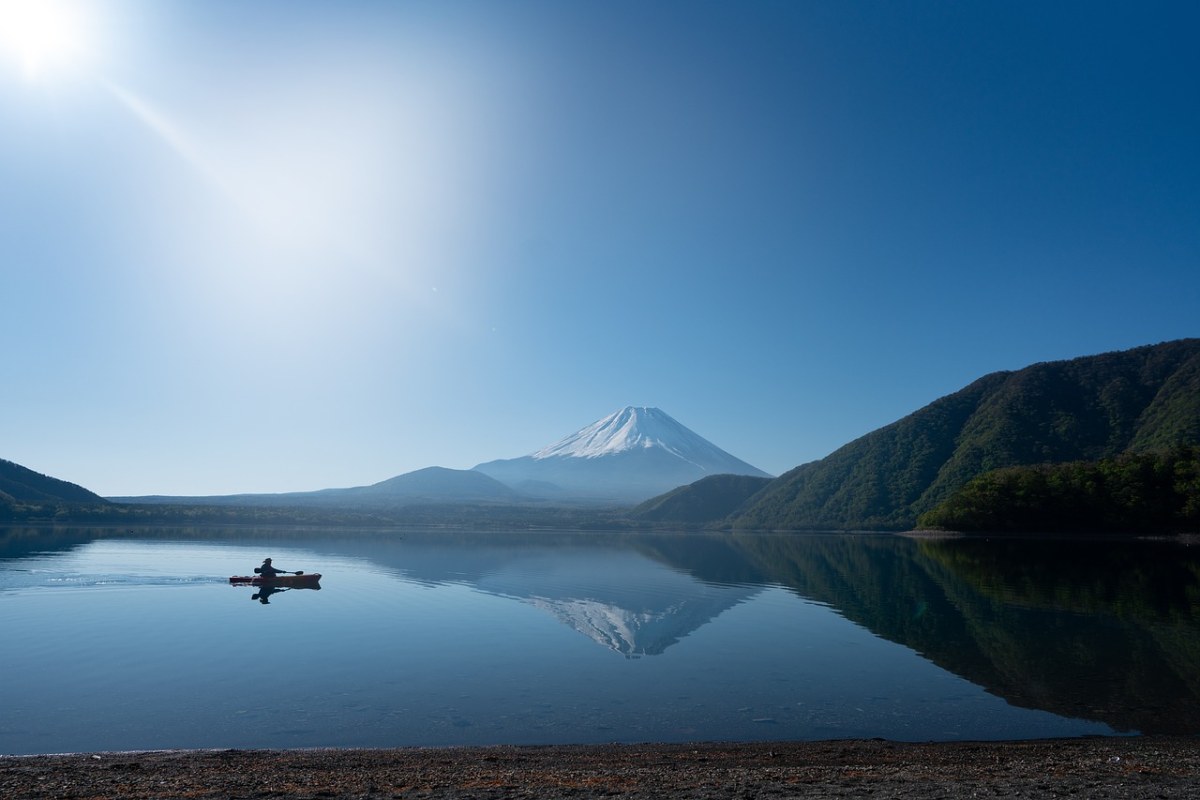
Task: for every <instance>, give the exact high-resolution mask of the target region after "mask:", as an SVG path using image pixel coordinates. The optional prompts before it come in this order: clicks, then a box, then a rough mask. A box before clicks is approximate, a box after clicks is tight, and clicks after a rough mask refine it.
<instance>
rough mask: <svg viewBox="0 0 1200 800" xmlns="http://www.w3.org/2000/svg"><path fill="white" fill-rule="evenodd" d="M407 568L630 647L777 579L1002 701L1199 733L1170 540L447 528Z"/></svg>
mask: <svg viewBox="0 0 1200 800" xmlns="http://www.w3.org/2000/svg"><path fill="white" fill-rule="evenodd" d="M394 557H395V558H396V559H398V562H402V563H396V567H397V569H398V571H400V572H402V573H403V574H404V575H405V577H406V578H407V579H409V580H423V581H429V582H431V583H441V582H446V581H451V582H462V583H467V584H470V585H472V586H474V587H475V588H477V589H479V590H480V591H485V592H488V593H491V594H496V595H501V596H505V597H510V598H514V599H517V600H520V601H522V602H526V603H530V604H532V605H534V606H535V607H537V608H541V609H543V610H545V611H547V612H548V613H550V614H552V615H554V617H555V618H557V619H559V620H560V621H562V622H563V623H565V624H567V625H569V626H570V627H572V628H574V629H575V630H578V631H580V632H581V633H583V634H584V635H586V636H588V637H589V638H591V639H592V640H594V641H596V642H597V643H599V644H601V645H603V646H605V647H608V648H610V649H612V650H615V651H617V652H620V653H622V654H624V655H626V656H627V657H634V656H639V655H656V654H660V653H662V652H664V651H665V650H666V649H667V648H668V647H670V646H672V645H673V644H675V643H677V642H678V641H680V640H681V639H683V638H684V637H686V636H688V635H689V634H691V633H693V632H695V631H696V630H698V629H700V628H701V627H702V626H704V625H706V624H707V623H708V622H710V621H712V620H713V619H715V618H717V617H718V616H719V615H720V614H721V613H723V612H724V611H726V610H728V609H730V608H732V607H733V606H735V605H737V604H738V603H741V602H744V601H746V600H748V599H749V598H751V597H753V596H754V595H755V594H757V593H758V592H759V591H761V589H762V588H763V587H765V586H772V585H773V586H782V587H785V588H787V589H789V590H791V591H792V592H794V593H796V594H797V595H799V596H801V597H803V598H804V599H806V600H810V601H816V602H818V603H822V604H825V605H828V606H830V607H832V608H833V609H834V610H835V611H837V612H838V613H839V614H841V615H842V616H844V617H845V618H846V619H848V620H850V621H852V622H854V623H857V624H859V625H861V626H863V627H864V628H866V629H868V630H870V631H871V632H872V633H874V634H876V635H878V636H881V637H883V638H885V639H888V640H890V641H893V642H896V643H898V644H901V645H904V646H906V647H908V648H910V649H912V650H914V651H916V652H917V653H919V654H921V655H922V656H924V657H925V658H927V659H929V660H930V661H932V662H933V663H935V664H937V665H938V666H940V667H942V668H943V669H946V670H948V671H950V672H953V673H955V674H956V675H958V676H960V677H962V678H965V679H966V680H969V681H971V682H972V683H975V684H977V685H979V686H982V687H983V688H985V689H986V690H987V691H988V692H990V693H992V694H995V695H997V696H1000V697H1002V698H1004V699H1005V700H1006V701H1008V702H1010V703H1012V704H1014V705H1017V706H1021V707H1025V708H1033V709H1039V710H1043V711H1049V712H1052V713H1055V714H1059V715H1061V716H1066V717H1072V718H1078V719H1090V720H1095V721H1099V722H1104V723H1107V724H1108V725H1110V726H1112V727H1113V728H1114V729H1116V730H1121V731H1138V732H1142V733H1181V734H1195V733H1198V732H1200V553H1196V552H1193V550H1192V549H1189V548H1186V547H1183V546H1181V545H1179V544H1175V543H1172V542H1147V541H1117V540H1099V541H1085V540H1070V541H1061V540H1059V541H1037V540H983V539H911V538H907V537H903V536H856V535H828V536H825V535H798V536H771V535H725V536H704V535H674V536H662V535H623V536H617V535H613V536H561V537H559V536H529V537H520V536H507V535H505V536H499V537H494V536H493V537H486V536H480V537H478V538H475V537H468V538H467V539H463V540H460V541H457V542H455V541H453V537H451V538H450V539H447V538H444V537H430V538H421V539H420V540H419V541H413V540H412V538H411V537H410V539H409V540H408V541H406V542H405V546H404V547H403V548H402V552H396V553H395V555H394Z"/></svg>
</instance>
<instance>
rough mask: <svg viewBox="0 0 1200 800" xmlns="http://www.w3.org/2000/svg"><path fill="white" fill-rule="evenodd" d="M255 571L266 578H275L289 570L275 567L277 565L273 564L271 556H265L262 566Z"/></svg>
mask: <svg viewBox="0 0 1200 800" xmlns="http://www.w3.org/2000/svg"><path fill="white" fill-rule="evenodd" d="M254 571H255V572H257V573H258V574H259V575H262V576H263V577H264V578H274V577H275V576H276V575H283V574H285V573H286V572H287V570H286V569H275V567H273V566H271V559H269V558H264V559H263V563H262V566H261V567H259V568H258V569H256V570H254Z"/></svg>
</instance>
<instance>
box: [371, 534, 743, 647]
mask: <svg viewBox="0 0 1200 800" xmlns="http://www.w3.org/2000/svg"><path fill="white" fill-rule="evenodd" d="M664 541H665V544H667V545H670V543H671V539H666V540H662V539H647V540H645V541H638V540H631V539H628V538H624V537H607V536H578V535H575V536H555V535H551V534H545V535H536V536H519V535H509V534H496V535H491V536H488V537H480V538H478V539H468V540H465V541H463V540H456V538H455V537H453V536H450V537H440V536H439V537H423V536H408V537H407V538H406V540H405V542H404V546H403V548H402V549H401V550H398V551H391V550H390V549H389V550H388V552H387V554H386V555H385V554H384V552H382V551H377V552H375V553H374V554H373V556H372V559H373V560H375V561H376V563H380V559H384V560H385V563H384V565H385V566H389V567H392V568H393V569H395V571H396V572H397V573H399V574H401V575H402V576H403V577H404V578H405V579H406V580H411V581H417V582H422V583H429V584H440V583H466V584H469V585H471V586H472V587H474V588H475V589H478V590H479V591H482V592H487V593H488V594H493V595H498V596H501V597H508V598H513V599H516V600H520V601H522V602H525V603H528V604H530V605H532V606H534V607H535V608H538V609H541V610H543V611H546V612H547V613H549V614H551V615H552V616H554V617H555V618H556V619H558V620H559V621H560V622H563V623H564V624H566V625H568V626H570V627H572V628H574V629H575V630H577V631H579V632H580V633H582V634H583V635H585V636H587V637H588V638H589V639H592V640H593V641H595V642H596V643H598V644H600V645H602V646H604V647H607V648H609V649H611V650H614V651H616V652H618V653H621V654H622V655H624V656H626V657H628V658H636V657H640V656H648V655H658V654H661V653H662V652H664V651H665V650H666V649H667V648H668V647H670V646H671V645H673V644H675V643H677V642H678V641H679V640H681V639H683V638H684V637H686V636H688V635H689V634H691V633H692V632H693V631H695V630H697V629H699V628H701V627H702V626H704V625H706V624H707V623H708V622H710V621H712V620H713V619H715V618H716V617H717V616H719V615H720V614H721V613H722V612H724V611H726V610H728V609H730V608H732V607H733V606H735V605H737V604H738V603H741V602H743V601H745V600H746V599H748V598H750V597H753V596H754V595H755V594H757V593H758V592H759V591H761V587H760V586H756V585H746V584H744V583H741V584H731V583H724V582H706V580H705V579H701V578H698V577H697V576H696V575H695V574H692V571H691V570H690V569H689V566H690V565H689V564H686V563H685V564H671V563H669V560H668V559H665V558H663V557H662V555H661V548H655V547H649V548H647V547H646V545H648V544H649V545H652V544H660V545H661V544H663V543H664ZM682 542H683V544H684V545H685V548H684V549H685V550H686V549H688V548H687V547H686V540H682ZM667 549H670V548H669V546H668V548H667ZM700 549H703V548H700ZM722 550H723V555H724V556H725V557H726V563H728V556H730V555H731V553H730V551H729V550H728V549H727V548H722ZM733 561H734V562H735V563H737V562H739V561H740V559H736V558H735V559H733ZM720 563H722V562H721V561H720V560H718V561H715V562H714V565H713V566H714V568H716V571H717V572H721V570H720V569H719V568H718V565H719V564H720ZM722 574H725V573H722Z"/></svg>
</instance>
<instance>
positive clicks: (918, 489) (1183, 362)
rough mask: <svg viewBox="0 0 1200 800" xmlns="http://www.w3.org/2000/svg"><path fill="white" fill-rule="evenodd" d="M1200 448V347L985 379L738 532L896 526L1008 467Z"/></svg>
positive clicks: (1181, 345)
mask: <svg viewBox="0 0 1200 800" xmlns="http://www.w3.org/2000/svg"><path fill="white" fill-rule="evenodd" d="M1181 444H1200V339H1181V340H1178V341H1174V342H1166V343H1164V344H1158V345H1152V346H1148V347H1139V348H1137V349H1134V350H1127V351H1123V352H1118V353H1106V354H1104V355H1098V356H1089V357H1085V358H1077V359H1074V360H1071V361H1057V362H1050V363H1043V364H1035V365H1033V366H1030V367H1026V368H1025V369H1022V370H1019V371H1016V372H998V373H993V374H991V375H987V376H985V377H983V378H980V379H979V380H977V381H975V382H974V383H972V384H971V385H970V386H967V387H966V388H965V389H962V390H960V391H958V392H956V393H954V394H952V395H948V396H947V397H943V398H941V399H940V400H936V401H934V402H933V403H931V404H929V405H928V406H926V407H924V408H922V409H920V410H919V411H917V412H915V413H914V414H911V415H909V416H907V417H905V418H904V419H901V420H899V421H897V422H894V423H892V424H891V425H888V426H886V427H884V428H880V429H879V430H876V431H874V432H872V433H869V434H867V435H866V436H863V437H862V438H860V439H857V440H855V441H853V442H851V443H850V444H848V445H846V446H844V447H842V448H841V449H839V450H837V451H835V452H834V453H832V454H830V455H829V456H828V457H826V458H824V459H822V460H820V461H814V462H812V463H809V464H804V465H802V466H799V467H797V468H795V469H793V470H792V471H790V472H788V473H786V474H784V475H782V476H780V477H779V478H778V479H776V480H775V481H774V482H773V483H771V484H770V485H769V486H768V487H767V488H766V489H764V490H763V491H762V492H760V493H759V494H757V495H755V496H754V497H752V498H751V499H750V500H749V501H748V503H749V504H748V505H747V506H746V507H744V508H743V509H741V510H740V511H739V512H738V513H736V514H735V515H734V516H733V517H732V522H733V525H734V527H735V528H740V529H801V530H803V529H810V530H815V529H828V530H853V529H864V530H866V529H874V530H898V529H906V528H911V527H913V525H914V524H915V523H916V519H917V516H918V515H919V514H921V513H922V512H924V511H927V510H929V509H931V508H933V507H934V506H935V505H937V504H938V503H939V502H941V501H942V500H944V499H946V498H947V497H948V496H949V495H950V494H951V493H952V492H954V491H956V490H957V489H959V488H960V487H962V486H963V485H964V484H965V483H966V482H967V481H969V480H970V479H971V478H973V477H975V476H977V475H979V474H981V473H983V472H987V471H988V470H992V469H997V468H1000V467H1009V466H1022V465H1031V464H1041V463H1058V462H1066V461H1085V460H1086V461H1094V460H1098V459H1102V458H1111V457H1114V456H1117V455H1119V454H1121V453H1123V452H1127V451H1133V452H1148V451H1154V450H1162V449H1165V448H1168V447H1171V446H1173V445H1181Z"/></svg>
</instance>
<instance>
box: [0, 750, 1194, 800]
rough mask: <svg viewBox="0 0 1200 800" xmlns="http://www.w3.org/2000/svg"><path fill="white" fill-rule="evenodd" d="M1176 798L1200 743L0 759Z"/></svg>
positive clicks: (547, 792)
mask: <svg viewBox="0 0 1200 800" xmlns="http://www.w3.org/2000/svg"><path fill="white" fill-rule="evenodd" d="M1064 794H1076V795H1078V796H1080V797H1089V798H1110V797H1111V798H1133V799H1134V800H1139V799H1140V798H1146V799H1147V800H1149V798H1176V797H1178V798H1184V797H1192V796H1196V795H1197V794H1200V738H1197V737H1182V736H1146V737H1143V736H1134V737H1083V738H1071V739H1042V740H1032V741H996V742H992V741H973V742H896V741H889V740H882V739H870V740H861V739H847V740H828V741H815V742H753V743H714V742H706V743H695V744H611V745H548V746H494V747H451V748H395V749H345V750H343V749H312V750H307V749H306V750H152V751H137V752H108V753H103V752H97V753H75V754H63V755H18V756H0V796H3V797H5V798H28V799H29V800H33V799H34V798H52V797H53V798H122V799H124V800H142V799H143V798H164V797H189V798H200V799H201V800H207V799H208V798H213V799H214V800H215V799H216V798H234V797H247V798H248V797H256V798H263V797H287V798H330V797H355V798H396V797H421V798H448V799H452V800H459V799H460V798H462V799H465V798H510V797H511V798H518V797H519V798H542V797H547V798H548V797H568V796H569V797H577V798H591V797H614V796H617V797H631V798H684V797H687V798H700V799H701V800H706V799H708V798H726V797H737V798H743V797H746V798H748V797H762V796H776V797H806V798H834V797H857V796H865V795H870V796H871V797H873V798H897V799H898V798H926V797H928V798H933V797H959V796H962V797H970V796H973V795H979V796H987V797H1010V796H1018V795H1019V796H1021V797H1025V798H1029V797H1057V796H1061V795H1064Z"/></svg>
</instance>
